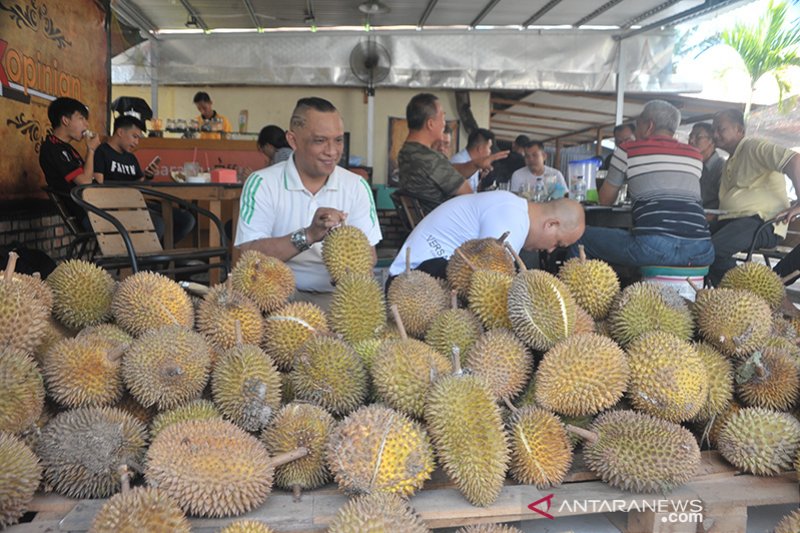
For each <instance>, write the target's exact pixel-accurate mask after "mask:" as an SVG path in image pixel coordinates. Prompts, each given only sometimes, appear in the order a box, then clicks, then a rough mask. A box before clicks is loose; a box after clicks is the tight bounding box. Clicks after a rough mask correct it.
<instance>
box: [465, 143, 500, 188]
mask: <svg viewBox="0 0 800 533" xmlns="http://www.w3.org/2000/svg"><path fill="white" fill-rule="evenodd" d="M509 153H510V151H509V150H503V151H502V152H497V153H494V154H489V155H488V156H486V157H481V158H479V159H473V160H472V161H467V162H466V163H453V168H455V169H456V170H457V171H458V173H459V174H461V175H462V176H464V177H465V178H468V177H470V176H472V175H473V174H475V173H476V172H478V171H479V170H489V169H491V168H492V163H494V162H495V161H497V160H498V159H505V158H506V157H508V154H509ZM471 190H472V189H471V188H470V191H471Z"/></svg>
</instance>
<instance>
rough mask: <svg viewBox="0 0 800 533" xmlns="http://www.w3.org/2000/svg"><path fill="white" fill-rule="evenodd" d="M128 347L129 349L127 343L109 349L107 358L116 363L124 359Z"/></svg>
mask: <svg viewBox="0 0 800 533" xmlns="http://www.w3.org/2000/svg"><path fill="white" fill-rule="evenodd" d="M127 349H128V345H127V344H123V345H120V346H116V347H114V348H112V349H110V350H109V351H108V354H107V355H106V358H107V359H108V360H109V362H111V363H116V362H117V361H119V360H120V359H122V356H123V355H124V354H125V351H126V350H127Z"/></svg>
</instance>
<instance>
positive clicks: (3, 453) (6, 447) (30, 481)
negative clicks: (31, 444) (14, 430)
mask: <svg viewBox="0 0 800 533" xmlns="http://www.w3.org/2000/svg"><path fill="white" fill-rule="evenodd" d="M41 478H42V467H41V466H39V459H38V458H37V457H36V456H35V455H34V454H33V452H32V451H31V450H30V449H29V448H28V447H27V446H26V445H25V444H24V443H23V442H22V441H21V440H20V439H19V438H17V437H15V436H14V435H12V434H11V433H5V432H2V431H0V529H3V528H5V527H6V526H9V525H11V524H15V523H16V522H17V520H19V519H20V517H21V516H22V515H23V514H24V513H25V511H26V509H27V507H28V505H29V504H30V503H31V500H33V493H34V492H35V491H36V488H37V487H38V486H39V481H40V480H41Z"/></svg>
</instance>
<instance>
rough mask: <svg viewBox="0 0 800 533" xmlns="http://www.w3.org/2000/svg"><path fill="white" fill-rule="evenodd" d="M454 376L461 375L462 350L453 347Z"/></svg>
mask: <svg viewBox="0 0 800 533" xmlns="http://www.w3.org/2000/svg"><path fill="white" fill-rule="evenodd" d="M453 374H454V375H456V376H457V375H459V374H461V348H459V347H458V346H453Z"/></svg>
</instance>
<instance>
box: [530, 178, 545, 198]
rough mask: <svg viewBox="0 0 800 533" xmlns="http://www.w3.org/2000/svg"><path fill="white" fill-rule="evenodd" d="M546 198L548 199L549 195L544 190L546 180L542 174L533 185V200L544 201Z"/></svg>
mask: <svg viewBox="0 0 800 533" xmlns="http://www.w3.org/2000/svg"><path fill="white" fill-rule="evenodd" d="M545 200H547V197H546V195H545V191H544V181H543V180H542V177H541V176H538V177H537V178H536V183H535V184H534V185H533V201H534V202H544V201H545Z"/></svg>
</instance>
